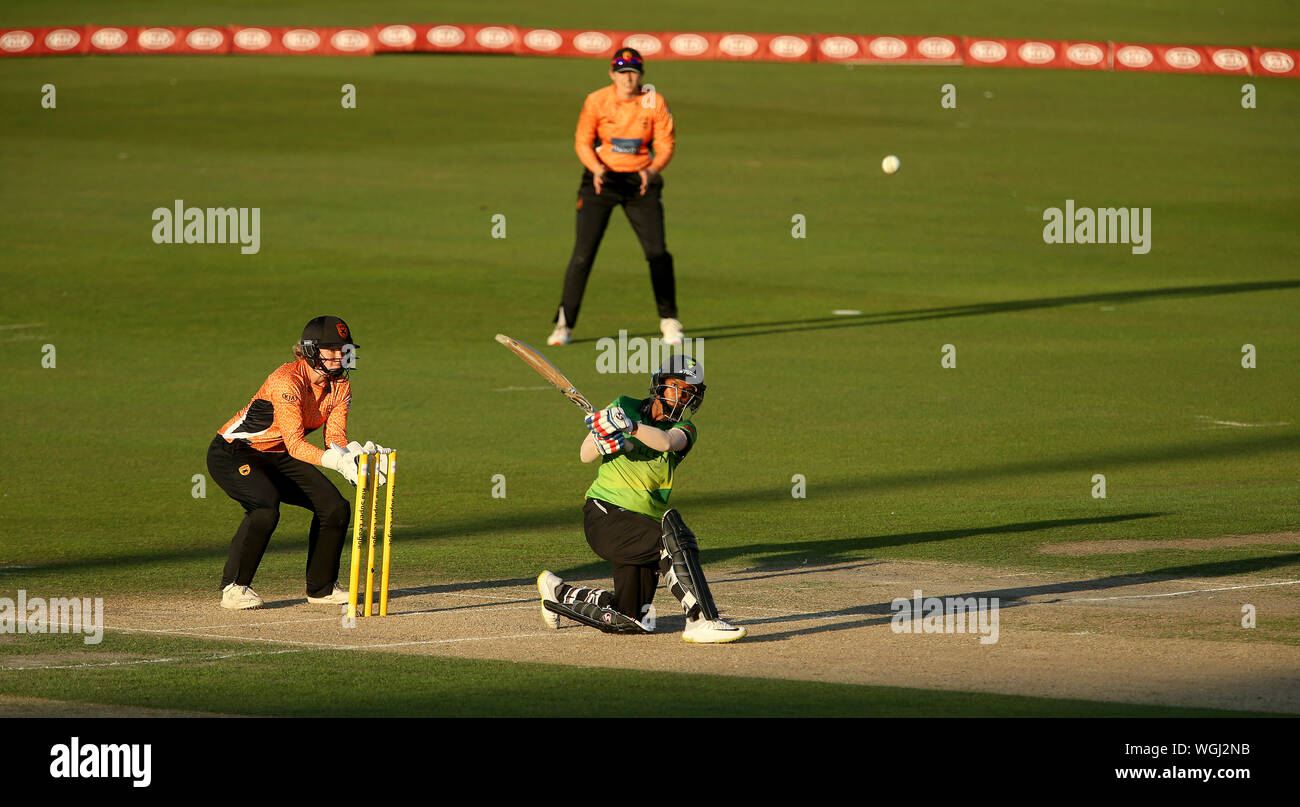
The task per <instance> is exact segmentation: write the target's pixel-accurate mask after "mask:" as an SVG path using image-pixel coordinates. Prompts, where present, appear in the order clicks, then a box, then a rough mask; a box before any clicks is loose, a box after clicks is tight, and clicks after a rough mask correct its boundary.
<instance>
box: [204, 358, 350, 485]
mask: <svg viewBox="0 0 1300 807" xmlns="http://www.w3.org/2000/svg"><path fill="white" fill-rule="evenodd" d="M351 408H352V385H351V384H350V383H349V382H347V381H343V380H338V381H330V382H329V383H327V384H326V385H325V386H324V387H317V386H315V385H314V384H312V383H311V370H310V369H309V368H308V367H307V362H305V361H303V360H301V359H299V360H297V361H291V362H289V363H288V364H282V365H280V366H279V367H278V368H276V370H275V372H273V373H271V374H270V375H269V376H267V377H266V380H265V381H263V382H262V387H261V389H259V390H258V391H257V394H256V395H254V396H253V400H252V401H250V402H249V404H248V406H245V407H244V408H243V409H241V410H239V414H237V415H235V416H234V417H233V418H231V419H230V420H228V421H227V422H226V425H224V426H222V427H221V436H222V437H224V438H226V442H233V441H235V440H247V441H248V442H249V444H250V445H252V447H253V448H256V449H257V450H258V451H267V452H270V453H279V452H282V451H288V452H289V455H290V456H292V457H293V458H294V459H299V460H302V461H303V462H310V463H311V464H312V465H320V458H321V455H322V454H324V453H325V452H324V450H322V449H319V448H317V447H316V446H314V445H312V444H311V443H309V442H307V440H306V437H307V435H308V434H310V433H311V432H314V431H316V430H317V429H319V428H320V427H321V426H324V427H325V442H326V443H327V444H328V443H338V444H339V445H347V442H348V410H349V409H351Z"/></svg>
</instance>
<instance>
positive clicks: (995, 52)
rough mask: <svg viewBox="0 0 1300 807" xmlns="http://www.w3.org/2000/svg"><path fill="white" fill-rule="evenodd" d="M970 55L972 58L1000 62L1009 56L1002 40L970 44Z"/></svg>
mask: <svg viewBox="0 0 1300 807" xmlns="http://www.w3.org/2000/svg"><path fill="white" fill-rule="evenodd" d="M970 55H971V58H972V59H977V60H979V61H981V62H1000V61H1002V60H1003V59H1005V58H1007V49H1006V48H1005V47H1003V45H1002V43H1001V42H989V41H987V40H985V41H983V42H975V43H973V44H972V45H971V46H970Z"/></svg>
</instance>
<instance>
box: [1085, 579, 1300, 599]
mask: <svg viewBox="0 0 1300 807" xmlns="http://www.w3.org/2000/svg"><path fill="white" fill-rule="evenodd" d="M1297 583H1300V580H1287V581H1285V582H1282V583H1252V584H1250V585H1248V586H1227V587H1226V588H1194V589H1191V590H1190V591H1171V592H1169V593H1167V594H1126V595H1124V596H1122V597H1070V598H1068V599H1064V600H1061V601H1060V602H1101V601H1103V600H1140V599H1146V598H1148V597H1177V596H1180V595H1182V594H1205V593H1207V592H1211V591H1237V590H1239V589H1243V588H1267V587H1268V586H1294V585H1296V584H1297Z"/></svg>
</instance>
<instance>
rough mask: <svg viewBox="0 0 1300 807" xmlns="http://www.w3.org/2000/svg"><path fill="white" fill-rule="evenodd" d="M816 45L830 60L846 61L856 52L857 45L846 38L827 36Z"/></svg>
mask: <svg viewBox="0 0 1300 807" xmlns="http://www.w3.org/2000/svg"><path fill="white" fill-rule="evenodd" d="M817 44H818V47H820V48H821V49H822V53H824V54H826V55H827V56H829V57H831V58H832V59H847V58H849V57H850V56H853V55H855V54H857V52H858V43H857V42H854V41H853V40H852V39H849V38H848V37H846V36H829V37H827V38H825V39H823V40H822V41H821V42H819V43H817Z"/></svg>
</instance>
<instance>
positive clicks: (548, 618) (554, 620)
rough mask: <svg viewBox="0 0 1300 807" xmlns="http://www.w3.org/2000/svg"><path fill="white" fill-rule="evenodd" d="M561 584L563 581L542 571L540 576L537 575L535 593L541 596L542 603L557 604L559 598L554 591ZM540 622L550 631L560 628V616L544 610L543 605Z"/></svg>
mask: <svg viewBox="0 0 1300 807" xmlns="http://www.w3.org/2000/svg"><path fill="white" fill-rule="evenodd" d="M563 582H564V581H563V580H561V579H560V578H559V577H556V576H555V575H553V574H551V573H550V572H548V571H545V570H543V571H542V573H541V574H539V575H537V593H538V594H541V595H542V602H546V601H547V600H550V601H551V602H559V601H560V600H559V598H558V597H556V596H555V590H556V589H557V588H559V587H560V584H561V583H563ZM542 622H543V624H545V625H546V627H548V628H550V629H551V630H558V629H559V627H560V615H559V614H553V613H551V612H550V611H548V610H546V606H545V605H543V606H542Z"/></svg>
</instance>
